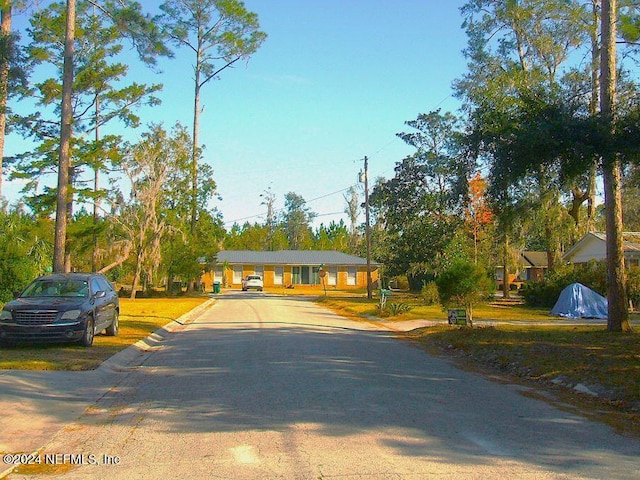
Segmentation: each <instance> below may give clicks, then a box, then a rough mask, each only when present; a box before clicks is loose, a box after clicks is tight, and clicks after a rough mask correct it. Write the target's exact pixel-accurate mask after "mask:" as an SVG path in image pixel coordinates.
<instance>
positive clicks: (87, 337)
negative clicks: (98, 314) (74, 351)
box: [80, 317, 96, 347]
mask: <svg viewBox="0 0 640 480" xmlns="http://www.w3.org/2000/svg"><path fill="white" fill-rule="evenodd" d="M95 334H96V332H95V325H94V323H93V318H91V317H89V318H87V325H86V326H85V328H84V334H83V335H82V338H81V339H80V344H81V345H82V346H83V347H90V346H91V345H93V337H94V336H95Z"/></svg>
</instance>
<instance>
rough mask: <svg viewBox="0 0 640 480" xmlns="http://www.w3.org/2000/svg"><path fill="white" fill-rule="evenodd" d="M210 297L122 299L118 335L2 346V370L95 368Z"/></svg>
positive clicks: (0, 364)
mask: <svg viewBox="0 0 640 480" xmlns="http://www.w3.org/2000/svg"><path fill="white" fill-rule="evenodd" d="M207 300H208V297H175V298H139V299H136V300H130V299H128V298H122V299H120V312H121V313H120V332H119V334H118V336H116V337H107V336H104V335H99V336H96V337H95V341H94V344H93V346H92V347H89V348H86V347H82V346H80V345H65V344H62V345H59V344H58V345H17V346H15V347H1V348H0V369H20V370H93V369H94V368H96V367H98V366H99V365H100V364H101V363H102V362H104V361H105V360H106V359H107V358H109V357H111V356H112V355H114V354H116V353H118V352H119V351H120V350H123V349H125V348H127V347H128V346H129V345H132V344H134V343H135V342H137V341H138V340H140V339H142V338H145V337H147V336H148V335H149V334H150V333H152V332H154V331H155V330H157V329H158V328H160V327H162V326H164V325H166V324H167V323H169V322H170V321H171V320H175V319H177V318H179V317H180V316H182V315H184V314H185V313H187V312H189V311H190V310H192V309H194V308H195V307H197V306H198V305H200V304H202V303H204V302H206V301H207Z"/></svg>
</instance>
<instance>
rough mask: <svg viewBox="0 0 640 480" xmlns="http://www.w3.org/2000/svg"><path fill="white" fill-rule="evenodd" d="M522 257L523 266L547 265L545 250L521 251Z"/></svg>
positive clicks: (540, 266) (541, 266)
mask: <svg viewBox="0 0 640 480" xmlns="http://www.w3.org/2000/svg"><path fill="white" fill-rule="evenodd" d="M521 257H522V259H523V260H524V261H525V262H526V263H525V266H530V267H539V268H543V267H548V266H549V262H548V259H547V252H530V251H527V252H522V255H521Z"/></svg>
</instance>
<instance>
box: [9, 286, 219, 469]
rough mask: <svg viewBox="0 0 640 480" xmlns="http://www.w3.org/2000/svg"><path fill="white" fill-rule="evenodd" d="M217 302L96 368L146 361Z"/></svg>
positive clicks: (113, 368)
mask: <svg viewBox="0 0 640 480" xmlns="http://www.w3.org/2000/svg"><path fill="white" fill-rule="evenodd" d="M215 303H216V299H215V298H210V299H209V300H207V301H206V302H204V303H203V304H201V305H198V306H197V307H195V308H194V309H192V310H189V311H188V312H187V313H185V314H184V315H182V316H180V317H178V318H176V319H175V320H171V321H170V322H169V323H167V324H166V325H164V326H162V327H160V328H159V329H157V330H155V331H154V332H152V333H151V334H150V335H149V336H147V337H146V338H142V339H140V340H138V341H137V342H136V343H134V344H132V345H129V346H128V347H127V348H125V349H124V350H120V351H119V352H118V353H116V354H115V355H113V356H111V357H109V358H108V359H106V360H105V361H104V362H102V363H101V364H100V366H98V368H96V369H95V370H98V371H112V372H120V371H123V370H126V369H129V368H131V367H132V365H133V364H135V363H138V362H134V360H136V359H140V360H142V361H144V359H146V357H148V356H149V355H151V354H152V353H153V352H154V351H155V350H157V349H158V348H159V346H160V345H159V344H160V343H162V342H163V341H164V340H165V338H166V337H167V336H169V334H171V333H174V332H177V331H180V330H182V329H184V328H185V327H186V326H187V325H189V324H191V323H193V322H194V320H195V319H196V318H197V317H198V316H199V315H200V314H201V313H202V312H204V311H205V310H208V309H209V308H211V307H212V306H213V305H214V304H215ZM0 478H1V477H0Z"/></svg>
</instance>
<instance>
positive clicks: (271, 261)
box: [202, 250, 379, 289]
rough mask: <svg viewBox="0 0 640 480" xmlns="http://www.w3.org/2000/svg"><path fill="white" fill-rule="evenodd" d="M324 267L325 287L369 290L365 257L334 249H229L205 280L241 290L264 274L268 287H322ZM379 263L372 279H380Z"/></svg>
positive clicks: (209, 284)
mask: <svg viewBox="0 0 640 480" xmlns="http://www.w3.org/2000/svg"><path fill="white" fill-rule="evenodd" d="M320 266H322V270H323V271H324V272H326V273H325V276H324V285H325V286H326V287H331V288H339V289H349V288H354V289H356V288H366V286H367V261H366V259H364V258H360V257H356V256H354V255H348V254H346V253H342V252H338V251H334V250H330V251H324V250H280V251H277V252H265V251H255V250H225V251H222V252H218V255H217V258H216V262H215V264H214V266H213V271H212V272H206V273H205V274H204V275H203V277H202V281H203V283H204V287H205V289H211V287H212V285H213V282H214V281H217V282H220V283H221V284H223V285H225V286H229V287H237V288H240V287H241V284H242V278H243V277H246V276H247V275H252V274H258V275H262V278H263V280H264V286H265V287H283V288H286V287H288V288H295V287H298V286H300V287H302V286H306V287H313V286H317V287H319V288H322V286H323V279H322V278H321V277H320V274H319V272H320ZM378 267H379V264H378V263H376V262H371V277H372V281H373V282H374V285H375V282H376V281H377V279H378Z"/></svg>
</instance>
